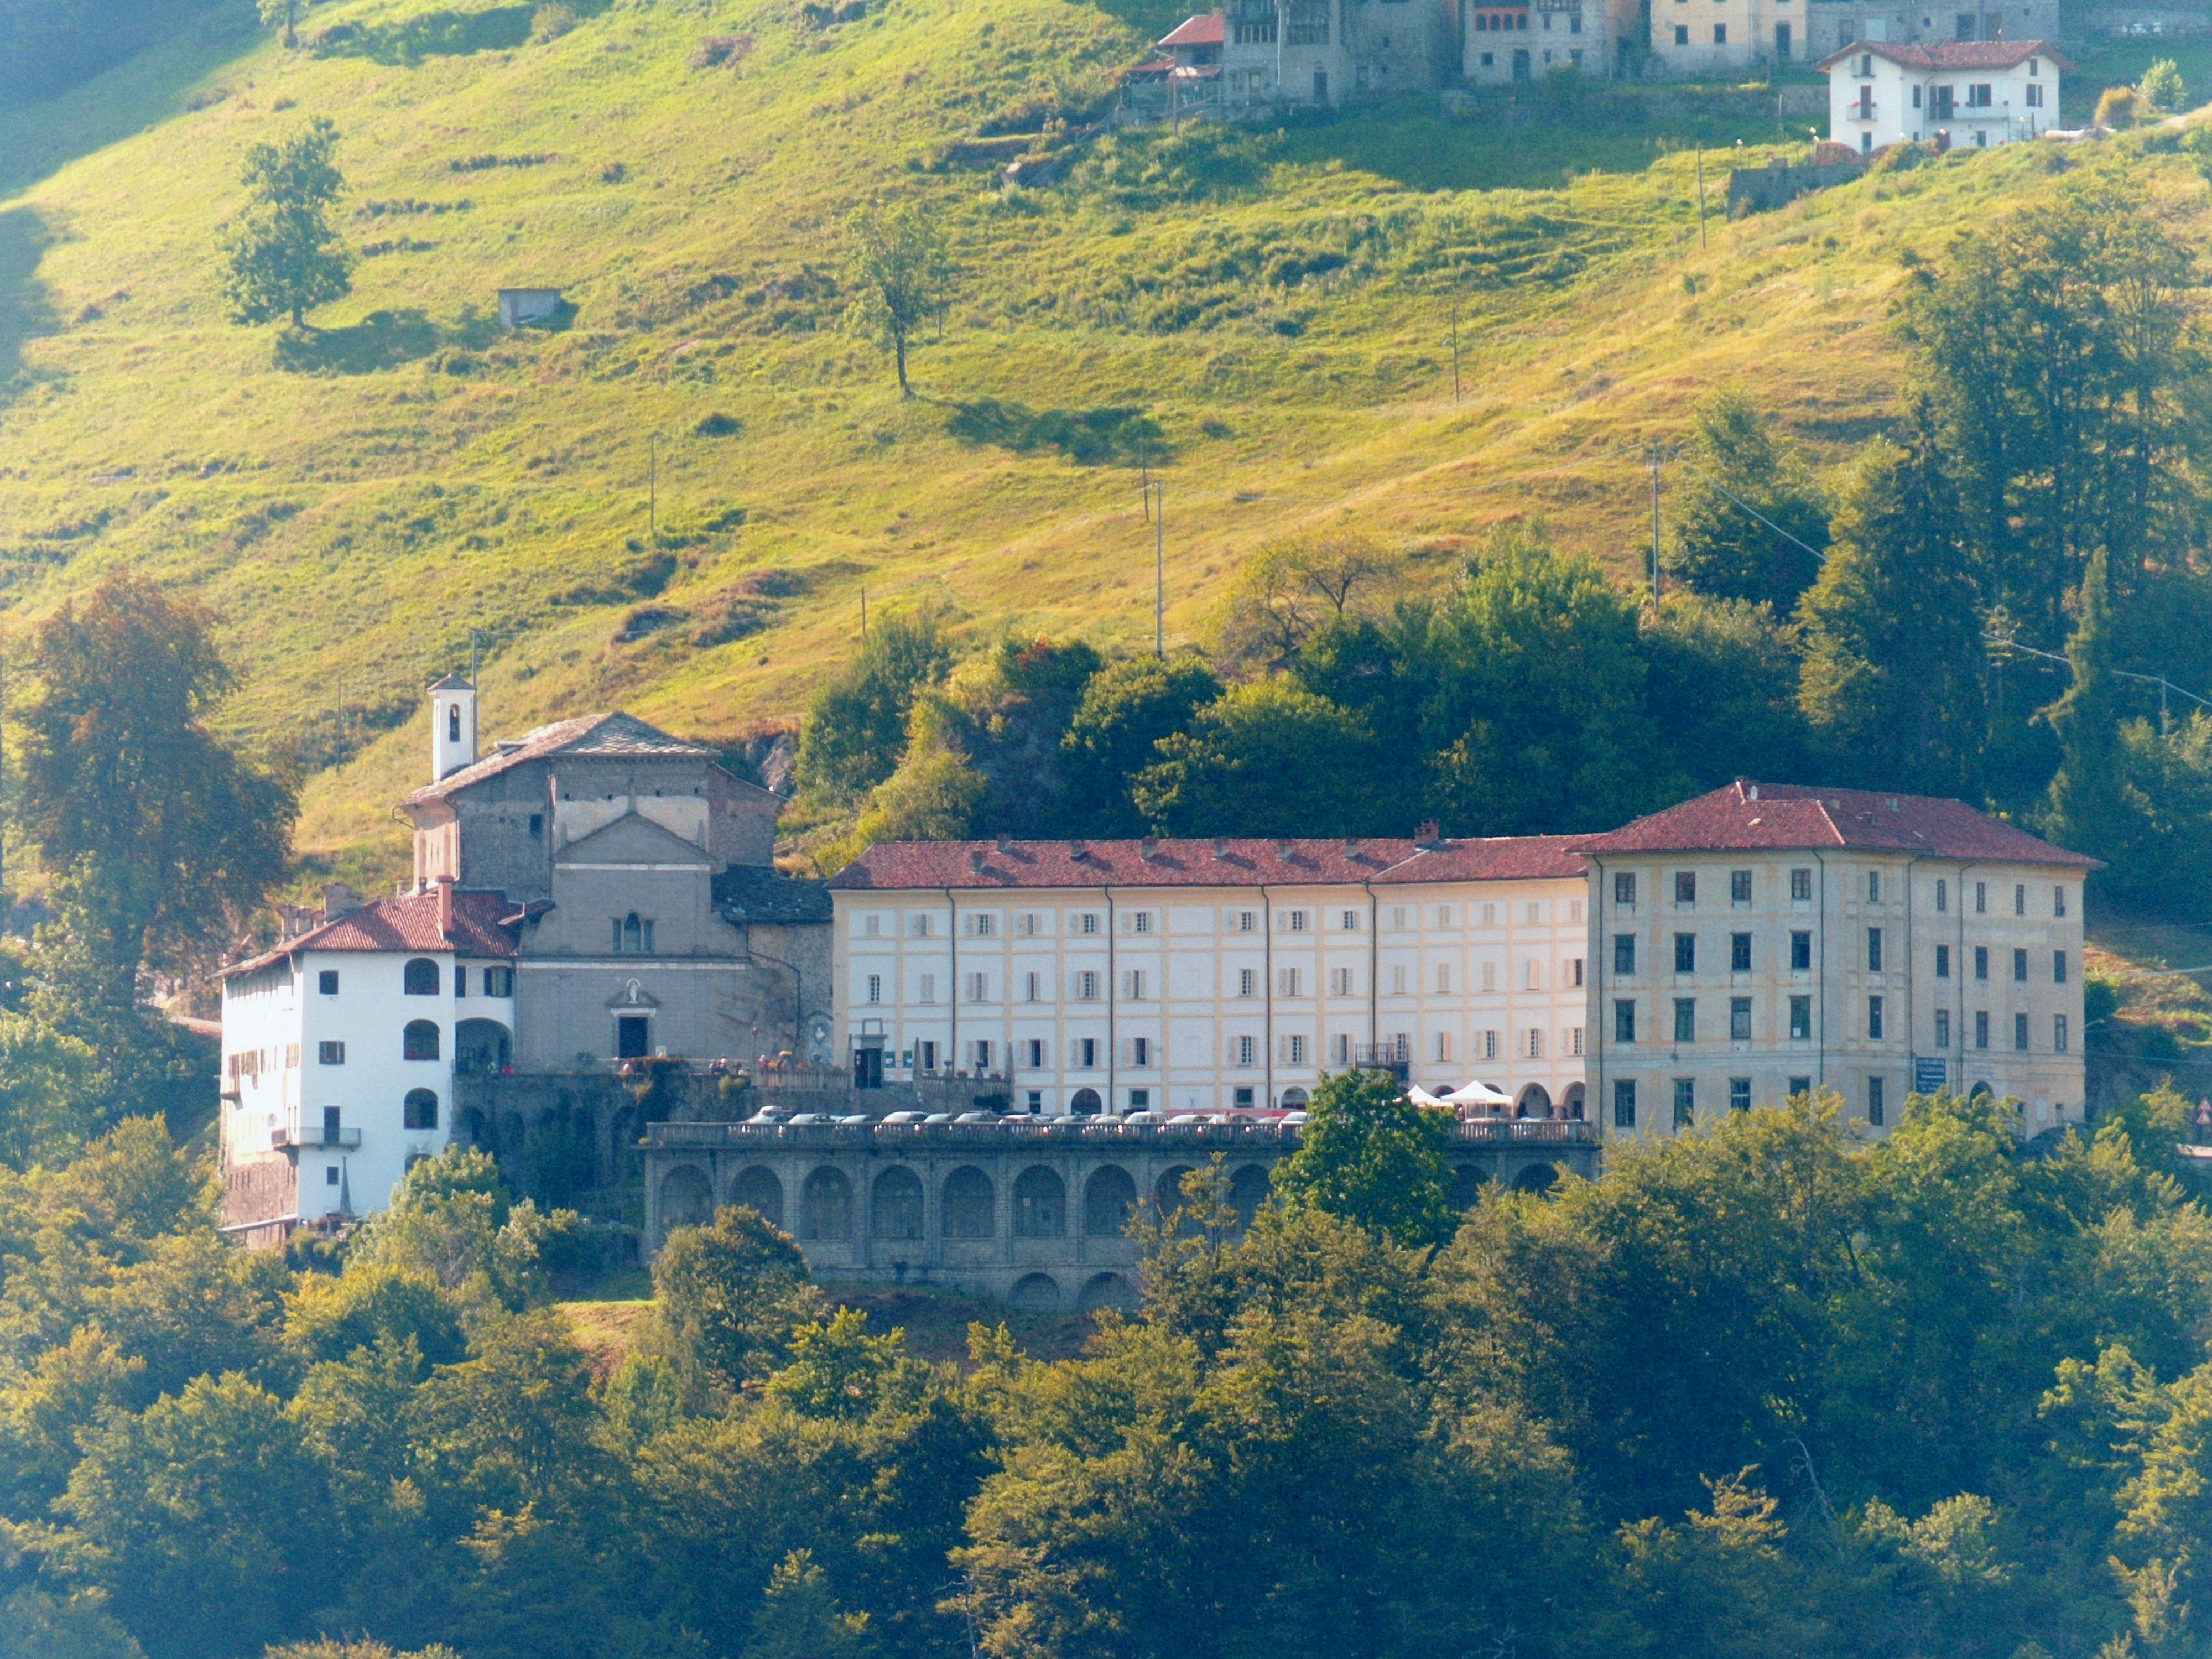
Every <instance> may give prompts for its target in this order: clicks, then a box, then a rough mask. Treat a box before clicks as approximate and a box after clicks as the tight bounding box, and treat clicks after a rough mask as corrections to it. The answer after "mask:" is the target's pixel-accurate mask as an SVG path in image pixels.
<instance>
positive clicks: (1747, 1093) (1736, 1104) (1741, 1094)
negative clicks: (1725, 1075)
mask: <svg viewBox="0 0 2212 1659" xmlns="http://www.w3.org/2000/svg"><path fill="white" fill-rule="evenodd" d="M1750 1109H1751V1079H1749V1078H1747V1077H1732V1078H1730V1079H1729V1110H1730V1111H1731V1112H1747V1111H1749V1110H1750Z"/></svg>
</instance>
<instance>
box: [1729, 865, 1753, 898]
mask: <svg viewBox="0 0 2212 1659" xmlns="http://www.w3.org/2000/svg"><path fill="white" fill-rule="evenodd" d="M1729 902H1730V903H1731V904H1748V903H1750V902H1751V872H1750V871H1748V870H1731V871H1729Z"/></svg>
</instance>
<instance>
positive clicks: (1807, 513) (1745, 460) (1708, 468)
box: [1665, 391, 1828, 617]
mask: <svg viewBox="0 0 2212 1659" xmlns="http://www.w3.org/2000/svg"><path fill="white" fill-rule="evenodd" d="M1694 414H1695V424H1694V425H1693V427H1692V430H1691V434H1690V441H1688V442H1687V443H1686V444H1685V445H1684V446H1683V447H1682V453H1681V464H1680V470H1679V471H1678V472H1677V473H1676V475H1675V476H1676V480H1677V482H1676V483H1675V486H1674V512H1673V514H1672V520H1673V525H1674V534H1673V538H1672V541H1671V544H1670V545H1669V546H1668V549H1667V550H1666V555H1665V560H1666V567H1667V568H1668V570H1669V571H1671V572H1672V573H1674V574H1676V575H1678V576H1680V577H1682V578H1683V579H1684V580H1687V581H1688V582H1689V583H1690V585H1691V586H1693V587H1695V588H1696V589H1697V590H1698V591H1699V592H1701V593H1704V594H1707V595H1709V596H1711V598H1714V599H1746V600H1749V601H1750V602H1751V603H1753V604H1754V605H1770V606H1771V607H1772V608H1773V610H1774V612H1775V614H1776V615H1778V616H1783V617H1786V616H1788V615H1789V614H1790V611H1792V610H1794V609H1795V608H1796V604H1797V596H1798V595H1799V594H1801V593H1802V592H1804V591H1805V590H1806V589H1807V588H1808V587H1810V586H1812V585H1813V580H1814V577H1815V576H1817V575H1818V574H1820V553H1821V550H1823V549H1824V548H1826V545H1827V541H1828V509H1827V504H1826V501H1823V500H1822V499H1821V496H1820V490H1819V489H1817V488H1816V487H1815V486H1814V483H1813V482H1812V480H1811V479H1810V478H1809V477H1808V476H1807V474H1806V469H1805V465H1804V462H1803V461H1802V459H1799V458H1798V457H1797V456H1796V454H1794V453H1791V452H1790V450H1789V449H1788V448H1786V447H1784V446H1783V445H1781V444H1779V443H1778V442H1777V441H1775V438H1774V435H1773V434H1772V431H1771V428H1770V426H1769V423H1768V422H1767V421H1766V419H1765V417H1764V416H1761V415H1760V414H1759V410H1757V409H1756V408H1755V407H1753V404H1752V403H1751V401H1750V400H1749V399H1748V398H1746V397H1745V396H1744V395H1743V394H1742V393H1741V392H1735V391H1727V392H1715V393H1713V394H1712V395H1711V397H1708V398H1705V400H1704V401H1702V402H1701V403H1699V404H1698V406H1697V408H1696V410H1695V411H1694Z"/></svg>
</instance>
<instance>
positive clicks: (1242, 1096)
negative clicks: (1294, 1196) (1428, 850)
mask: <svg viewBox="0 0 2212 1659" xmlns="http://www.w3.org/2000/svg"><path fill="white" fill-rule="evenodd" d="M1238 27H1243V26H1242V25H1241V24H1240V25H1239V26H1238ZM1232 1100H1233V1102H1234V1103H1235V1104H1236V1105H1237V1106H1238V1107H1240V1108H1243V1109H1250V1107H1251V1104H1252V1091H1251V1090H1249V1089H1239V1090H1238V1091H1237V1092H1236V1094H1235V1095H1234V1096H1233V1097H1232Z"/></svg>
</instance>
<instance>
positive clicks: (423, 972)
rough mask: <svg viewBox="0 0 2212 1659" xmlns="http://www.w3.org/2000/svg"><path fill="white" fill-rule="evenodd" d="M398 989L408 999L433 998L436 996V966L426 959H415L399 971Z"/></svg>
mask: <svg viewBox="0 0 2212 1659" xmlns="http://www.w3.org/2000/svg"><path fill="white" fill-rule="evenodd" d="M399 988H400V990H401V991H403V992H404V993H405V994H407V995H409V996H410V997H434V996H435V995H437V994H438V964H437V963H435V962H433V961H431V960H430V958H429V957H415V958H413V959H412V960H411V961H410V962H409V963H408V964H407V965H406V966H405V967H404V968H403V969H400V970H399Z"/></svg>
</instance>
